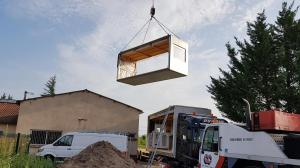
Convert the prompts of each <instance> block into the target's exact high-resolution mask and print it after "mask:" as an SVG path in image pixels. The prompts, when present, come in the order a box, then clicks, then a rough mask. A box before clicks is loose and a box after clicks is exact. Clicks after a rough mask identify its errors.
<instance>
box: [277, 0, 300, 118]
mask: <svg viewBox="0 0 300 168" xmlns="http://www.w3.org/2000/svg"><path fill="white" fill-rule="evenodd" d="M293 6H294V3H292V4H291V5H290V6H288V4H287V3H286V2H285V3H283V5H282V10H281V11H280V12H279V16H278V17H277V20H276V22H275V25H274V30H275V41H276V43H275V44H276V52H277V54H278V55H279V56H280V61H281V63H282V64H281V71H282V74H281V75H282V76H283V78H284V81H282V82H283V85H284V87H283V89H282V95H281V97H282V104H283V106H284V109H286V110H287V111H289V112H300V103H299V102H300V21H299V19H298V20H297V19H296V14H297V11H298V7H297V8H296V9H293Z"/></svg>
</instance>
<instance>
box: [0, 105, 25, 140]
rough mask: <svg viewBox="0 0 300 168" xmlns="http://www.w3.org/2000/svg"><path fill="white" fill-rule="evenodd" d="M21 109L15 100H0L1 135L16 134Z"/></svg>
mask: <svg viewBox="0 0 300 168" xmlns="http://www.w3.org/2000/svg"><path fill="white" fill-rule="evenodd" d="M19 109H20V105H19V103H17V102H16V101H15V100H0V135H1V134H3V133H5V132H6V133H8V134H11V133H16V126H17V121H18V114H19Z"/></svg>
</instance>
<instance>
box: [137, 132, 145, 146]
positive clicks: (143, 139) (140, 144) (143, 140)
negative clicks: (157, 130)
mask: <svg viewBox="0 0 300 168" xmlns="http://www.w3.org/2000/svg"><path fill="white" fill-rule="evenodd" d="M146 142H147V137H146V135H142V136H140V137H139V139H138V146H139V148H146Z"/></svg>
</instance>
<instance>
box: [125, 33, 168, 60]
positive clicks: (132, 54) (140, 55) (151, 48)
mask: <svg viewBox="0 0 300 168" xmlns="http://www.w3.org/2000/svg"><path fill="white" fill-rule="evenodd" d="M169 48H170V46H169V37H168V36H166V37H165V38H162V39H159V41H158V40H155V41H153V42H149V43H146V44H145V45H141V46H138V47H135V48H133V49H129V50H127V51H124V52H121V53H120V59H121V60H122V61H129V62H135V61H139V60H142V59H146V58H150V57H153V56H157V55H160V54H163V53H166V52H169Z"/></svg>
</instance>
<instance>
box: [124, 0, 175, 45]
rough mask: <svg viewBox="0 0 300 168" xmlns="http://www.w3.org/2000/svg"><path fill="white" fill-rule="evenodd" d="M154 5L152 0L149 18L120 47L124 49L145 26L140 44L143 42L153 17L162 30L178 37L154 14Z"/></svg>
mask: <svg viewBox="0 0 300 168" xmlns="http://www.w3.org/2000/svg"><path fill="white" fill-rule="evenodd" d="M154 15H155V7H154V0H152V7H151V9H150V16H151V17H150V19H148V20H147V22H146V23H145V24H144V25H143V26H142V28H140V29H139V31H138V32H137V33H136V34H135V35H134V36H133V37H132V38H131V39H130V40H129V42H128V43H127V44H126V46H125V47H124V48H123V49H122V51H123V50H125V49H126V48H127V47H128V46H129V44H130V43H131V42H132V41H133V40H134V39H135V38H136V37H137V36H138V35H139V34H140V33H141V32H142V30H143V29H144V28H145V27H146V25H148V26H147V28H146V32H145V35H144V38H143V41H142V44H143V43H144V42H145V39H146V37H147V34H148V31H149V28H150V24H151V21H152V20H153V19H154V20H155V21H156V22H157V24H158V25H159V26H160V27H161V28H162V30H163V31H164V32H165V33H166V34H168V35H169V34H171V35H174V36H176V37H177V38H179V39H180V37H178V36H177V35H176V34H175V33H174V32H172V31H171V30H170V29H169V28H168V27H167V26H165V25H164V24H163V23H161V22H160V21H159V20H158V19H157V18H156V17H155V16H154Z"/></svg>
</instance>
